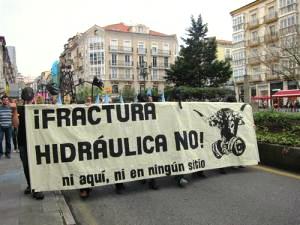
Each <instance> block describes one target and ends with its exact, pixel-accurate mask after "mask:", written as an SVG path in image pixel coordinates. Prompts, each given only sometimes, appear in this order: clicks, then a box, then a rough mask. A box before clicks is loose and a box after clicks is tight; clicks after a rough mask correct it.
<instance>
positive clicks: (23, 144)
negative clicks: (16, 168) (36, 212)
mask: <svg viewBox="0 0 300 225" xmlns="http://www.w3.org/2000/svg"><path fill="white" fill-rule="evenodd" d="M21 98H22V99H23V101H24V105H25V104H30V103H31V101H32V99H33V98H34V93H33V89H32V88H30V87H26V88H24V89H23V90H22V93H21ZM24 105H23V106H18V108H17V110H18V114H19V118H18V119H19V127H18V138H17V140H18V145H19V150H20V158H21V161H22V164H23V170H24V174H25V178H26V181H27V185H28V186H27V188H26V189H25V190H24V194H26V195H27V194H30V193H31V186H30V175H29V165H28V156H27V154H28V152H27V141H26V126H25V106H24ZM32 197H33V198H35V199H37V200H42V199H44V194H43V192H35V191H33V193H32Z"/></svg>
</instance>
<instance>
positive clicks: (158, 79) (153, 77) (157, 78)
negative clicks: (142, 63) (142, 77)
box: [151, 75, 165, 81]
mask: <svg viewBox="0 0 300 225" xmlns="http://www.w3.org/2000/svg"><path fill="white" fill-rule="evenodd" d="M151 81H165V79H164V78H163V76H162V75H161V76H158V75H157V76H153V75H152V76H151Z"/></svg>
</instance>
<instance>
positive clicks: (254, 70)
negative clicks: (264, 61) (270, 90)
mask: <svg viewBox="0 0 300 225" xmlns="http://www.w3.org/2000/svg"><path fill="white" fill-rule="evenodd" d="M252 74H253V75H259V74H260V66H255V67H253V68H252Z"/></svg>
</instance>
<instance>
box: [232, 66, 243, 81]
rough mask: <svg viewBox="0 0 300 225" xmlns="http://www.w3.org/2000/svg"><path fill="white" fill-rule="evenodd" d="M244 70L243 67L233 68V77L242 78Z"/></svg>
mask: <svg viewBox="0 0 300 225" xmlns="http://www.w3.org/2000/svg"><path fill="white" fill-rule="evenodd" d="M245 72H246V69H245V67H240V68H234V69H233V77H234V78H238V77H244V76H245V74H246V73H245Z"/></svg>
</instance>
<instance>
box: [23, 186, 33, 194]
mask: <svg viewBox="0 0 300 225" xmlns="http://www.w3.org/2000/svg"><path fill="white" fill-rule="evenodd" d="M30 193H31V189H30V187H29V186H27V188H26V189H25V190H24V194H25V195H29V194H30Z"/></svg>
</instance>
